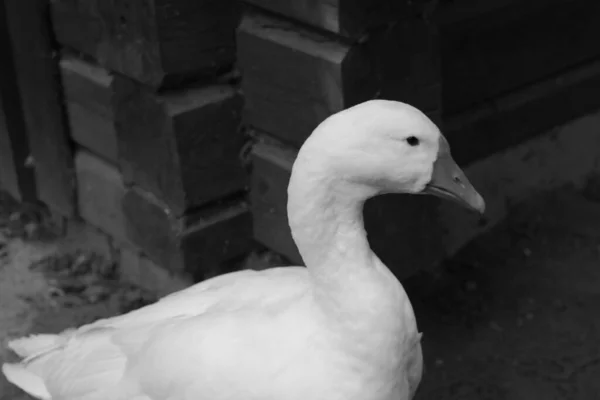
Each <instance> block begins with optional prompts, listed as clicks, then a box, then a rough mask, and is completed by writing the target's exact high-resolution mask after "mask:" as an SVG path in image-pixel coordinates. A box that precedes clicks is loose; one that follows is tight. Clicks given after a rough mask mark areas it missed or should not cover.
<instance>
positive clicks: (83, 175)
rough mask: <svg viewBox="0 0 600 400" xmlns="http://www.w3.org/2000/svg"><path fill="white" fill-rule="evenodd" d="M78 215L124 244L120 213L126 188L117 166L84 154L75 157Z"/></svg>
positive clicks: (82, 152)
mask: <svg viewBox="0 0 600 400" xmlns="http://www.w3.org/2000/svg"><path fill="white" fill-rule="evenodd" d="M75 172H76V175H77V192H78V204H79V214H80V215H81V217H82V218H83V219H84V220H86V221H87V222H89V223H90V224H92V225H94V226H96V227H98V228H100V229H102V230H103V231H104V232H106V233H108V234H110V235H111V236H113V237H114V238H115V239H117V240H119V241H125V242H126V241H127V240H128V236H127V231H126V229H125V223H124V218H123V212H122V199H123V196H124V194H125V187H124V186H123V181H122V179H121V174H120V173H119V171H118V169H117V167H116V166H114V165H111V164H109V163H108V162H106V161H104V160H102V159H101V158H99V157H97V156H95V155H93V154H91V153H90V152H88V151H86V150H79V151H78V152H77V153H76V155H75Z"/></svg>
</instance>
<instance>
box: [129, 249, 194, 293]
mask: <svg viewBox="0 0 600 400" xmlns="http://www.w3.org/2000/svg"><path fill="white" fill-rule="evenodd" d="M119 268H120V273H121V279H123V280H124V281H126V282H129V283H133V284H135V285H137V286H139V287H141V288H143V289H146V290H148V291H150V292H152V293H154V294H156V295H157V296H159V297H162V296H166V295H168V294H170V293H173V292H176V291H178V290H181V289H185V288H186V287H188V286H190V285H191V284H192V282H191V280H189V279H186V278H184V277H182V276H178V275H175V274H173V273H172V272H171V271H169V270H167V269H166V268H163V267H161V266H159V265H157V264H155V263H154V262H152V261H151V260H150V259H149V258H147V257H146V256H144V255H143V254H142V253H140V252H139V251H138V250H136V249H133V248H131V247H129V246H123V247H121V249H120V260H119Z"/></svg>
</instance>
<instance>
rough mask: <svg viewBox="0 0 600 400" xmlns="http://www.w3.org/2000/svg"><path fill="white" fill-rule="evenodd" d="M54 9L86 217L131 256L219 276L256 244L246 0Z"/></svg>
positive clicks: (197, 276)
mask: <svg viewBox="0 0 600 400" xmlns="http://www.w3.org/2000/svg"><path fill="white" fill-rule="evenodd" d="M51 14H52V25H53V28H54V32H55V35H56V38H57V40H58V42H59V43H60V44H61V46H62V47H63V49H62V51H61V60H60V71H61V78H62V85H63V88H64V97H65V103H66V110H67V116H68V121H69V125H70V134H71V137H72V139H73V140H74V141H75V143H76V144H77V150H76V153H75V170H76V177H77V192H78V193H77V194H78V196H77V198H78V210H79V214H80V216H81V217H82V218H83V219H84V220H85V221H87V222H89V223H90V224H92V225H94V226H96V227H98V228H100V229H101V230H102V231H103V232H105V233H106V234H108V235H110V237H111V238H112V239H113V240H114V242H115V243H116V244H117V247H119V248H120V249H121V250H122V251H121V254H122V258H123V259H124V261H125V262H124V263H123V264H127V265H128V264H132V265H133V264H135V265H136V268H138V269H139V268H140V267H139V266H140V265H142V264H144V263H143V262H141V261H140V259H146V258H147V262H145V264H144V265H150V264H153V265H154V266H155V267H156V266H158V267H161V268H164V269H166V270H167V271H169V272H170V273H173V274H176V275H180V276H185V277H189V278H191V279H194V280H201V279H204V278H206V277H208V276H211V275H214V274H217V273H219V272H222V271H221V268H222V266H223V265H225V264H228V263H230V262H234V261H235V260H236V259H238V258H240V257H242V256H243V255H244V254H245V253H246V252H247V251H248V250H249V247H250V244H251V217H250V212H249V208H248V205H247V201H246V198H245V186H246V174H245V171H244V168H243V165H242V162H241V160H240V151H241V149H242V147H243V145H244V135H243V132H242V129H241V127H240V123H241V118H242V115H241V112H242V104H243V102H242V97H241V95H240V92H239V90H238V87H237V86H236V85H237V83H236V79H235V74H233V73H232V72H231V71H233V68H234V63H235V56H236V54H235V28H236V26H237V25H238V23H239V18H240V11H239V8H238V7H237V3H236V2H234V1H228V0H219V1H214V0H149V1H144V2H137V1H135V2H134V1H122V2H117V1H105V0H75V1H73V0H57V1H53V2H52V3H51ZM136 259H137V261H133V260H136ZM127 265H123V267H124V268H128V266H127Z"/></svg>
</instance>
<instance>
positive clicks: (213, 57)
mask: <svg viewBox="0 0 600 400" xmlns="http://www.w3.org/2000/svg"><path fill="white" fill-rule="evenodd" d="M50 3H51V5H52V19H53V25H54V31H55V33H56V37H57V40H58V41H59V42H60V43H61V44H63V45H65V46H68V47H71V48H73V49H76V50H78V51H80V52H82V53H84V54H87V55H88V56H91V57H93V58H94V59H96V60H97V61H98V63H99V64H100V65H101V66H103V67H105V68H107V69H109V70H111V71H115V72H118V73H120V74H123V75H125V76H128V77H130V78H132V79H134V80H137V81H139V82H142V83H144V84H146V85H149V86H151V87H153V88H158V87H172V86H179V85H181V84H182V83H183V82H185V81H186V80H190V79H196V78H200V77H206V76H212V75H214V74H215V73H217V72H219V71H221V70H223V69H227V68H231V66H232V65H233V63H234V61H235V28H236V26H237V24H238V22H239V17H240V10H239V4H238V2H237V1H234V0H219V1H213V0H148V1H126V2H119V1H106V0H54V1H51V2H50Z"/></svg>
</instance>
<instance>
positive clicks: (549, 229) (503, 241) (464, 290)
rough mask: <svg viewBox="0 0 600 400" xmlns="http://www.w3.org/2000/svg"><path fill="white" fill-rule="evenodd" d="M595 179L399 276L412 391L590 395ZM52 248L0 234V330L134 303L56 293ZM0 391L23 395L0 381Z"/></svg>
mask: <svg viewBox="0 0 600 400" xmlns="http://www.w3.org/2000/svg"><path fill="white" fill-rule="evenodd" d="M598 186H599V185H596V184H591V185H589V186H588V187H587V188H586V189H585V190H575V189H570V188H565V189H562V190H559V191H555V192H552V193H548V194H545V195H543V196H540V197H538V198H536V199H532V200H530V201H528V202H527V203H525V204H521V205H518V206H516V207H515V208H514V210H513V211H512V212H511V213H510V215H509V217H508V219H507V220H506V221H504V222H503V223H502V224H500V225H498V226H497V227H495V228H494V229H492V230H491V231H490V232H488V233H487V234H485V235H483V236H481V237H480V238H478V239H477V240H475V241H474V242H473V243H472V244H470V245H469V246H468V247H467V248H465V249H464V250H463V251H462V252H461V253H460V254H458V255H457V256H456V257H454V258H453V259H451V260H449V261H448V262H447V263H446V265H445V266H444V268H443V269H442V270H441V271H440V272H436V273H435V274H431V273H423V274H421V275H419V276H417V277H415V278H412V279H410V280H409V281H408V282H406V287H407V290H408V292H409V294H410V296H411V299H412V301H413V304H414V307H415V311H416V313H417V317H418V321H419V325H420V329H421V330H422V331H423V332H424V338H423V346H424V352H425V359H426V370H425V376H424V380H423V383H422V385H421V387H420V389H419V392H418V395H417V399H418V400H429V399H436V400H441V399H478V400H484V399H494V400H495V399H511V400H521V399H524V400H525V399H526V400H538V399H539V400H542V399H543V400H552V399H581V400H583V399H590V400H591V399H600V379H598V378H599V377H600V340H599V339H600V190H598ZM4 214H6V212H5V213H4ZM1 215H2V212H1V210H0V216H1ZM1 243H4V245H2V244H1ZM57 246H58V245H57V244H56V243H55V242H52V241H50V242H49V243H48V242H46V243H44V242H40V241H31V240H23V239H20V238H16V239H10V240H9V239H8V238H6V237H4V239H3V238H2V236H0V306H1V310H2V312H1V313H0V340H5V339H6V338H7V337H10V336H15V335H19V334H23V333H26V332H29V331H33V330H40V329H48V330H51V331H56V330H58V329H62V328H66V327H68V326H70V325H73V324H78V323H82V322H86V321H89V320H92V319H95V318H97V317H99V316H102V315H110V314H111V313H115V312H119V311H121V310H123V309H127V308H130V307H132V304H133V306H135V305H139V304H142V303H143V302H137V303H136V301H137V300H136V298H137V297H138V296H139V294H134V295H131V291H132V290H134V289H132V288H125V289H123V288H122V287H121V286H118V287H116V286H112V287H110V286H109V287H108V289H103V290H104V291H102V290H100V293H103V294H104V295H103V296H99V295H98V293H97V292H98V291H97V290H96V291H95V292H94V293H95V295H94V293H92V295H94V296H92V300H93V301H90V299H89V296H88V295H85V296H83V300H82V299H79V300H77V301H73V300H71V301H69V302H66V301H64V299H63V298H64V296H63V293H61V291H59V293H58V294H57V289H56V283H53V282H52V281H51V282H50V283H49V282H48V280H49V278H48V273H46V274H44V273H42V271H41V270H43V269H48V268H50V269H51V270H56V269H57V268H56V263H55V262H54V263H48V262H42V263H39V262H36V261H38V260H40V259H44V258H45V257H46V256H47V255H48V254H53V253H54V252H56V251H57ZM79 256H81V254H79ZM74 259H77V257H71V259H70V260H71V261H70V263H67V264H69V265H73V264H77V262H74V261H73V260H74ZM32 264H33V265H34V267H33V268H32V267H31V265H32ZM70 268H71V269H74V268H72V267H70ZM78 268H79V267H78ZM59 269H60V268H59ZM88 269H89V268H88ZM104 269H106V268H104ZM104 273H105V272H104ZM71 275H72V274H71ZM100 275H102V274H100ZM109 277H110V274H109V276H108V277H106V276H105V278H106V279H105V280H110V279H108V278H109ZM94 279H96V278H93V279H92V281H94ZM98 279H99V280H100V281H101V280H102V279H104V278H102V277H101V278H98ZM98 279H96V280H98ZM63 286H64V285H63ZM63 289H64V288H63ZM107 290H109V292H107ZM63 292H64V290H63ZM76 292H77V293H79V294H81V293H82V290H79V291H76ZM83 292H85V291H83ZM115 293H117V294H115ZM123 293H125V295H124V294H123ZM136 293H137V292H136ZM67 297H68V296H67ZM75 297H76V298H77V296H75ZM80 297H81V296H80ZM132 299H133V300H132ZM132 301H133V303H132ZM0 356H1V357H2V358H4V357H8V355H7V354H6V353H2V352H1V351H0ZM0 399H1V400H9V399H11V400H14V399H16V400H24V399H27V397H25V396H24V395H22V394H20V393H19V391H18V390H16V389H14V388H12V387H10V386H9V385H7V384H6V382H5V381H3V380H0Z"/></svg>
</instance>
